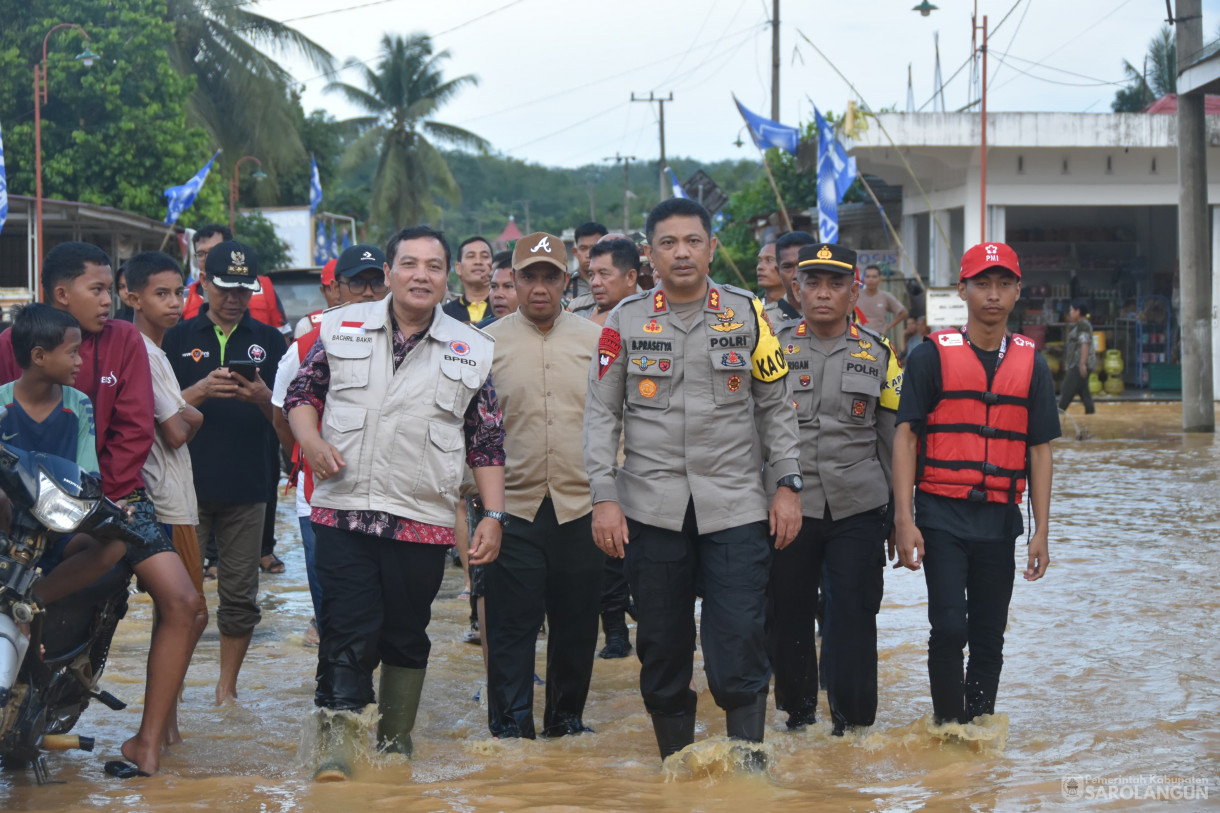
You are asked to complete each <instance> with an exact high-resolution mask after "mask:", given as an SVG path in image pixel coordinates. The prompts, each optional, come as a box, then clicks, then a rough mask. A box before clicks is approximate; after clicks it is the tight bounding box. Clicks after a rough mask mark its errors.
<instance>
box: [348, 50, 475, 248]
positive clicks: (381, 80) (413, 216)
mask: <svg viewBox="0 0 1220 813" xmlns="http://www.w3.org/2000/svg"><path fill="white" fill-rule="evenodd" d="M448 58H449V52H448V51H441V52H439V53H433V52H432V38H431V37H429V36H428V35H426V34H412V35H410V36H408V37H401V36H391V35H388V34H387V35H386V36H384V37H382V40H381V58H380V60H379V61H378V63H377V67H376V69H375V70H374V69H371V68H369V67H367V66H364V65H362V64H360V63H358V62H355V61H351V60H349V62H348V63H347V65H345V66H344V67H345V68H352V69H359V70H360V71H361V72H362V76H361V78H362V79H363V84H364V86H365V87H364V88H363V89H362V88H359V87H356V86H354V85H350V84H346V83H344V82H332V83H330V84H329V85H327V90H331V91H335V92H337V93H341V94H342V95H343V96H344V97H346V98H347V100H348V101H349V102H351V103H352V104H354V105H356V106H357V107H359V108H361V109H363V110H365V111H366V112H367V113H368V115H365V116H358V117H356V118H353V119H349V120H348V123H350V124H351V125H353V126H355V127H358V128H360V130H361V131H362V135H361V136H360V137H359V138H358V139H357V140H356V141H355V142H354V143H353V144H352V145H351V147H349V148H348V151H347V153H346V155H345V156H344V163H345V165H347V166H354V165H357V164H360V163H361V162H363V161H365V160H367V159H368V158H370V157H372V156H378V164H377V173H376V175H375V176H374V178H373V189H372V196H371V200H370V201H369V208H370V214H371V216H372V217H371V221H372V222H373V223H375V224H377V225H378V226H380V227H381V228H383V229H385V230H387V231H389V230H393V229H395V228H398V227H401V226H410V225H416V224H419V223H423V222H428V221H431V222H435V221H436V220H437V218H438V217H439V216H440V209H439V207H438V206H437V205H436V204H435V203H434V202H433V196H434V195H440V196H442V197H443V198H445V199H447V200H449V201H450V202H451V203H453V204H455V205H456V204H457V203H458V202H459V201H460V200H461V190H460V189H459V188H458V185H457V182H456V181H454V179H453V174H452V173H451V172H450V171H449V166H448V164H446V163H445V159H444V157H443V156H442V155H441V153H440V152H439V151H438V150H437V149H436V147H435V146H433V144H432V141H431V140H429V139H432V140H435V141H439V142H443V143H446V144H451V145H454V146H458V147H467V148H471V149H476V150H486V149H487V148H488V143H487V142H486V141H485V140H484V139H482V138H480V137H479V136H477V135H475V134H474V133H472V132H470V131H469V130H465V129H462V128H461V127H456V126H454V125H452V124H444V123H442V122H439V121H436V120H434V119H433V118H432V116H433V115H434V114H435V113H436V112H437V111H438V110H439V109H440V108H441V107H442V106H444V105H445V104H446V103H447V102H449V101H450V100H452V99H453V98H454V97H455V96H456V95H457V94H458V93H459V92H460V91H461V90H462V89H463V88H465V87H467V86H470V85H477V84H478V81H479V80H478V78H477V77H475V76H472V75H470V74H466V75H464V76H459V77H457V78H456V79H445V78H443V77H442V76H441V69H440V63H441V62H443V61H444V60H446V59H448Z"/></svg>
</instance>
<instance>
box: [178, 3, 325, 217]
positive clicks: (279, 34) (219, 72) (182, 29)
mask: <svg viewBox="0 0 1220 813" xmlns="http://www.w3.org/2000/svg"><path fill="white" fill-rule="evenodd" d="M254 1H255V2H257V0H254ZM248 6H249V4H243V3H238V2H233V0H168V2H167V4H166V18H167V19H168V20H169V22H172V23H173V24H174V44H173V48H172V51H171V53H170V60H171V64H173V66H174V68H175V70H177V71H178V73H180V74H182V75H184V76H193V77H195V90H194V92H193V93H192V94H191V98H190V100H189V101H188V104H187V115H188V117H189V119H190V121H191V123H192V124H197V125H199V126H202V127H203V128H204V129H206V130H207V131H208V134H209V135H210V136H211V138H212V142H213V144H214V145H215V146H216V147H219V148H221V149H223V150H224V154H223V157H222V158H221V163H222V166H223V165H227V166H228V168H229V169H231V168H232V166H233V164H234V163H235V162H236V161H237V160H238V159H240V158H241V157H242V156H243V155H246V154H250V155H254V156H256V157H258V158H259V159H260V160H261V161H262V162H263V169H264V171H265V172H267V173H268V174H270V175H271V176H272V177H273V178H274V177H275V176H276V175H277V170H279V171H283V170H285V169H288V168H289V167H292V166H294V165H297V164H300V163H301V162H304V161H305V160H306V158H305V149H304V147H303V146H302V145H301V137H300V134H299V133H298V131H297V126H296V120H297V115H296V113H295V111H294V108H293V106H294V105H295V104H297V102H296V97H295V96H294V93H293V91H294V90H295V89H296V87H297V85H298V82H297V80H296V79H294V78H293V77H292V75H291V74H289V73H288V71H286V70H284V68H282V67H281V66H280V65H279V64H278V63H277V62H276V61H275V60H274V59H273V58H272V57H271V56H270V55H269V54H268V53H266V52H265V50H264V49H273V50H277V51H280V52H282V53H296V54H299V55H301V56H304V57H305V58H306V60H308V62H309V63H310V65H312V66H313V67H314V68H317V69H318V70H319V71H322V72H329V71H330V70H331V69H332V67H333V63H334V58H333V57H332V56H331V55H330V53H329V52H327V51H326V49H324V48H323V47H322V46H320V45H318V44H317V43H316V42H314V41H313V40H311V39H309V38H308V37H306V36H305V35H303V34H301V33H300V32H299V31H297V30H296V29H294V28H292V27H290V26H287V25H284V24H283V23H280V22H276V21H275V20H272V19H269V18H267V17H264V16H262V15H260V14H256V13H254V12H253V11H250V10H249V8H248ZM261 186H263V187H264V188H263V189H260V192H261V193H262V194H266V192H268V191H270V192H274V189H275V184H274V183H271V184H264V185H261Z"/></svg>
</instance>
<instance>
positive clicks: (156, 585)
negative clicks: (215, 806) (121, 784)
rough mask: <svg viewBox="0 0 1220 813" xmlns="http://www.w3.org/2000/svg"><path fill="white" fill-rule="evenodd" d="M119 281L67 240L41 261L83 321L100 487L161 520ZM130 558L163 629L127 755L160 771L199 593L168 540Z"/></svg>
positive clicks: (14, 370)
mask: <svg viewBox="0 0 1220 813" xmlns="http://www.w3.org/2000/svg"><path fill="white" fill-rule="evenodd" d="M113 284H114V274H113V272H112V270H111V264H110V257H109V256H107V254H106V252H104V251H102V250H101V249H100V248H98V247H97V246H94V245H90V244H88V243H75V242H69V243H61V244H60V245H58V246H56V247H55V248H54V249H52V250H51V251H50V252H49V253H48V254H47V256H46V259H45V260H44V261H43V267H42V288H43V296H44V297H45V298H46V300H47V302H48V303H49V304H51V305H53V306H54V307H56V308H59V309H60V310H64V311H68V312H69V313H71V314H72V315H73V316H75V317H76V320H77V321H78V322H80V327H81V335H82V337H83V339H84V341H83V342H82V343H81V347H80V356H81V361H82V364H81V368H80V371H79V372H78V373H77V374H76V381H75V387H76V389H78V390H80V391H81V392H83V393H85V394H86V395H88V396H89V399H90V400H91V401H92V402H93V417H94V422H95V424H96V426H97V458H98V464H99V468H100V469H101V474H102V488H103V490H104V491H105V493H106V496H107V497H109V498H110V499H112V500H116V501H118V500H126V501H127V504H128V505H130V506H132V508H133V509H134V510H135V511H136V512H137V513H141V514H143V513H145V512H146V513H147V514H148V515H149V516H151V517H153V522H154V523H155V514H154V512H153V510H152V503H151V502H150V501H149V500H148V495H147V493H146V491H145V485H144V478H143V477H142V475H141V474H140V471H141V469H143V468H144V461H145V460H146V459H147V458H148V453H149V450H150V449H152V444H153V433H154V432H155V431H156V421H155V420H154V417H153V393H152V373H151V371H150V368H149V365H148V352H147V351H146V350H145V349H144V340H143V339H142V338H141V337H140V331H139V330H137V329H136V327H135V326H134V325H132V324H131V323H130V322H123V321H120V320H117V319H111V318H109V316H110V304H111V293H110V292H111V289H112V287H113ZM20 376H21V368H20V367H18V366H17V358H16V356H14V355H13V343H12V335H11V331H9V330H5V331H4V332H3V333H0V383H6V382H9V381H14V380H16V379H17V378H19V377H20ZM125 561H126V562H127V563H128V564H129V565H130V566H131V568H132V569H133V570H134V571H135V574H136V576H137V577H138V578H139V580H140V584H142V585H143V586H144V588H145V589H147V590H148V593H149V595H151V596H152V599H153V603H154V605H155V608H156V614H157V624H156V626H155V627H154V632H153V637H152V642H151V644H150V646H149V657H148V682H147V685H146V687H145V698H144V718H143V720H142V722H141V724H140V731H139V733H137V734H136V736H134V737H132V738H131V739H130V740H128V741H127V742H125V743H124V744H123V749H122V750H123V756H125V757H127V759H129V760H131V761H132V762H134V763H135V764H136V765H137V766H138V768H139V770H141V771H145V772H147V773H155V772H156V770H157V768H158V767H159V763H160V752H161V748H162V746H163V745H166V744H167V743H166V742H165V736H166V735H165V730H166V729H165V724H166V719H167V715H168V714H169V711H170V709H171V707H172V706H173V702H174V700H175V698H176V695H177V692H178V687H180V686H181V685H182V679H183V677H185V675H186V668H187V665H188V664H189V663H190V658H191V651H192V649H193V645H192V636H191V635H190V629H191V624H192V621H193V619H194V616H195V611H196V609H197V607H198V596H197V594H196V593H195V587H194V585H192V584H191V578H190V576H189V575H187V572H186V568H185V567H183V565H182V560H181V559H179V558H178V554H177V553H176V552H175V550H174V545H173V542H171V541H170V540H169V538H168V537H165V536H164V534H161V535H159V537H158V539H157V541H156V543H154V544H150V545H148V546H147V547H144V548H128V551H127V556H126V557H125Z"/></svg>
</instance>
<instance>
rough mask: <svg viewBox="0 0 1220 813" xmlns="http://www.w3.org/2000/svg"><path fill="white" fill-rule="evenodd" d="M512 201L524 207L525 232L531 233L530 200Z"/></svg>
mask: <svg viewBox="0 0 1220 813" xmlns="http://www.w3.org/2000/svg"><path fill="white" fill-rule="evenodd" d="M513 203H520V204H521V205H522V206H524V207H525V233H526V234H533V233H534V230H533V229H531V228H530V202H529V201H528V200H514V201H513Z"/></svg>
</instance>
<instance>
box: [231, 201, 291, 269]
mask: <svg viewBox="0 0 1220 813" xmlns="http://www.w3.org/2000/svg"><path fill="white" fill-rule="evenodd" d="M235 225H236V227H237V229H236V231H235V232H234V234H236V235H237V238H238V239H239V240H240V241H241V242H243V243H245V244H246V245H248V246H249V247H250V248H252V249H254V253H255V254H256V255H258V270H259V273H260V274H265V273H267V272H268V271H274V270H275V269H277V268H287V267H288V244H287V243H285V242H284V241H283V240H281V239H280V238H279V236H278V235H276V233H275V226H273V225H271V221H270V220H268V219H267V218H265V217H263V215H262V212H259V211H258V210H257V209H256V210H254V211H252V212H245V213H244V214H240V215H238V216H237V223H236V224H235Z"/></svg>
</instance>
